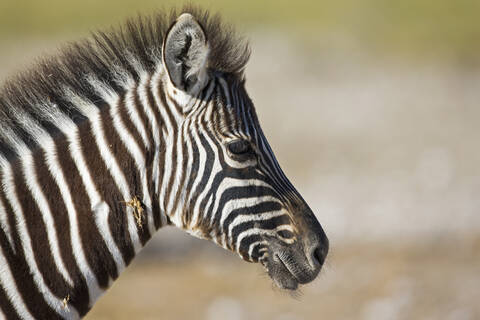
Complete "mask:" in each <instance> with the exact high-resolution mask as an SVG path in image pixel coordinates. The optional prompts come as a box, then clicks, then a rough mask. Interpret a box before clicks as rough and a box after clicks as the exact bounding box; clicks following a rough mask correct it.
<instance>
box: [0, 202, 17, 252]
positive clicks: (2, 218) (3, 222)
mask: <svg viewBox="0 0 480 320" xmlns="http://www.w3.org/2000/svg"><path fill="white" fill-rule="evenodd" d="M0 227H1V228H2V230H3V233H5V234H6V236H7V239H8V243H9V244H10V248H11V249H12V250H13V252H15V246H14V244H13V239H12V234H11V230H10V224H9V223H8V216H7V210H6V209H5V207H4V205H3V201H2V199H0Z"/></svg>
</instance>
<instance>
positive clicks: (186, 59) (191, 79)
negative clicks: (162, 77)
mask: <svg viewBox="0 0 480 320" xmlns="http://www.w3.org/2000/svg"><path fill="white" fill-rule="evenodd" d="M208 53H209V47H208V41H207V36H206V34H205V31H204V30H203V28H202V26H201V25H200V24H199V23H198V22H197V20H196V19H195V18H194V17H193V16H192V15H191V14H189V13H184V14H182V15H180V16H179V17H178V19H177V20H176V21H175V22H174V23H173V24H172V25H171V26H170V28H169V29H168V31H167V35H166V36H165V40H164V42H163V62H164V64H165V67H166V69H167V72H168V75H169V77H170V81H171V82H172V83H173V85H174V86H175V87H176V88H178V89H180V90H184V91H186V92H192V91H197V90H201V89H203V86H204V85H205V83H206V79H207V76H208V73H207V70H208Z"/></svg>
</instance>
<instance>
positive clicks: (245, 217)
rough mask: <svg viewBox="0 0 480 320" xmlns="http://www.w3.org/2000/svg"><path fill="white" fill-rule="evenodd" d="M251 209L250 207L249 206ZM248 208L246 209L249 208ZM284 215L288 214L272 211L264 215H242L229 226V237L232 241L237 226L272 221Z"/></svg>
mask: <svg viewBox="0 0 480 320" xmlns="http://www.w3.org/2000/svg"><path fill="white" fill-rule="evenodd" d="M257 203H259V201H258V200H257ZM248 207H250V206H248ZM248 207H247V206H246V208H245V209H247V208H248ZM282 215H287V216H288V214H287V213H286V212H284V211H282V210H279V211H272V212H263V213H259V214H248V213H247V214H240V215H238V216H236V217H235V219H233V221H232V223H230V225H229V226H228V237H229V238H230V239H231V238H232V230H233V228H235V227H236V226H238V225H240V224H242V223H245V222H250V221H258V222H261V221H265V220H269V219H272V218H275V217H280V216H282Z"/></svg>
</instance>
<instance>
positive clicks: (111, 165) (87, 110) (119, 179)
mask: <svg viewBox="0 0 480 320" xmlns="http://www.w3.org/2000/svg"><path fill="white" fill-rule="evenodd" d="M90 81H91V82H92V85H94V87H95V88H96V89H97V90H106V89H105V88H102V84H101V83H98V82H95V81H94V80H90ZM68 98H69V99H70V101H71V102H72V103H73V104H74V105H75V106H76V107H77V108H78V110H79V111H80V112H81V113H82V114H83V115H84V116H86V117H88V119H89V120H90V124H91V127H92V133H93V136H94V137H95V142H96V144H97V146H98V150H99V151H100V156H101V158H102V160H103V162H104V164H105V166H106V167H107V169H108V171H109V172H110V175H111V177H112V178H113V180H114V181H115V184H116V185H117V187H118V189H119V191H120V193H121V194H122V198H123V199H124V201H130V200H131V195H130V189H129V187H128V184H127V181H126V179H125V176H124V174H123V172H122V171H121V169H120V166H119V165H118V162H117V159H116V158H115V156H114V155H113V153H112V152H111V150H110V146H109V145H108V144H107V142H106V140H105V134H104V132H103V127H102V119H101V117H100V110H99V109H98V108H97V107H96V106H95V105H94V104H92V103H90V102H88V101H86V100H84V99H83V98H81V97H79V96H78V95H76V94H74V93H73V92H70V93H69V95H68ZM95 209H96V210H97V212H98V213H103V214H105V213H106V214H107V215H108V212H109V207H108V205H107V204H106V203H99V206H96V208H95ZM126 211H127V223H128V231H129V234H130V238H131V241H132V244H133V248H134V251H135V253H137V252H138V251H139V250H140V248H141V244H140V240H139V237H138V233H137V225H136V223H135V220H134V217H133V209H132V208H130V207H126ZM103 214H102V215H101V216H103ZM105 222H106V223H107V227H108V222H107V221H105ZM115 247H116V245H115ZM117 250H118V248H117ZM122 262H123V261H122ZM122 269H123V268H122Z"/></svg>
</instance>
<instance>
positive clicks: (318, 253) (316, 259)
mask: <svg viewBox="0 0 480 320" xmlns="http://www.w3.org/2000/svg"><path fill="white" fill-rule="evenodd" d="M308 242H310V243H309V245H308V247H309V249H310V250H309V252H310V256H309V259H310V263H311V264H312V267H313V268H314V269H317V268H318V269H320V268H321V267H322V266H323V264H324V262H325V259H326V258H327V254H328V247H329V243H328V238H327V237H326V236H322V237H318V236H317V237H315V238H314V240H313V241H312V240H311V241H308Z"/></svg>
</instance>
